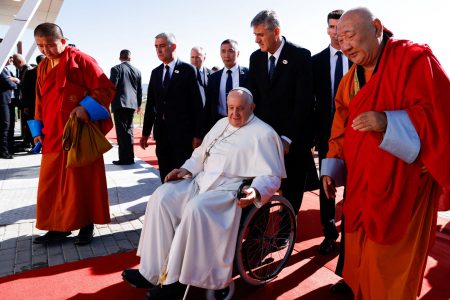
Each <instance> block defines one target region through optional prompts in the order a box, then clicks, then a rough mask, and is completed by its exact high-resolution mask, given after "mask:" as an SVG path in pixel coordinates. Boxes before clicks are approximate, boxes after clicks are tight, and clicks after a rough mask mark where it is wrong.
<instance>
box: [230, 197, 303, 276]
mask: <svg viewBox="0 0 450 300" xmlns="http://www.w3.org/2000/svg"><path fill="white" fill-rule="evenodd" d="M296 224H297V222H296V217H295V214H294V210H293V208H292V206H291V204H290V203H289V201H287V200H286V199H285V198H283V197H281V196H273V197H272V198H271V199H270V200H269V201H268V202H267V203H266V204H265V205H263V206H262V207H261V208H259V209H257V208H256V207H253V208H252V209H251V210H250V212H249V213H248V215H247V216H246V218H245V220H244V222H243V224H242V228H241V230H240V231H239V235H238V240H237V246H236V255H235V263H236V265H237V269H238V271H239V273H240V275H241V277H242V279H244V281H246V282H247V283H249V284H252V285H260V284H264V283H266V282H268V281H270V280H272V279H274V278H275V277H276V276H277V275H278V274H279V273H280V272H281V270H282V269H283V267H284V266H285V265H286V263H287V261H288V259H289V257H290V255H291V253H292V250H293V249H294V243H295V235H296V227H297V226H296Z"/></svg>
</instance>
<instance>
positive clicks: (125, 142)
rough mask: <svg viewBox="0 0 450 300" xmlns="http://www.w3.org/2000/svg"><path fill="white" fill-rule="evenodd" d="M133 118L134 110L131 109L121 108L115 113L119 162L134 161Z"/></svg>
mask: <svg viewBox="0 0 450 300" xmlns="http://www.w3.org/2000/svg"><path fill="white" fill-rule="evenodd" d="M133 116H134V109H131V108H121V109H118V110H116V111H114V124H115V127H116V135H117V144H119V160H120V161H123V162H133V161H134V150H133V141H134V140H133V138H134V137H133Z"/></svg>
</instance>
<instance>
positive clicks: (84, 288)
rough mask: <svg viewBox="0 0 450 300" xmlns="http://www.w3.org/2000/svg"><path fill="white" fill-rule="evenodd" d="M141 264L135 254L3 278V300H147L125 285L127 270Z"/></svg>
mask: <svg viewBox="0 0 450 300" xmlns="http://www.w3.org/2000/svg"><path fill="white" fill-rule="evenodd" d="M138 263H139V258H138V257H136V255H135V252H127V253H120V254H115V255H110V256H102V257H96V258H92V259H86V260H81V261H77V262H73V263H67V264H63V265H58V266H54V267H48V268H42V269H38V270H34V271H29V272H24V273H19V274H16V275H12V276H8V277H3V278H0V299H8V300H9V299H11V300H13V299H14V300H20V299H33V300H40V299H46V300H47V299H48V300H50V299H52V300H53V299H54V300H57V299H61V300H62V299H125V298H130V299H143V298H144V296H145V290H137V289H133V288H130V286H129V285H128V284H127V283H126V282H123V281H122V277H121V276H120V274H121V272H122V270H123V269H126V268H133V267H135V266H137V264H138Z"/></svg>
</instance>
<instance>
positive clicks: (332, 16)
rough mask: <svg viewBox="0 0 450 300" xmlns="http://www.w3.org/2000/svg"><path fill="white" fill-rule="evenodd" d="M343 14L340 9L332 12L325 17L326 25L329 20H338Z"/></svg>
mask: <svg viewBox="0 0 450 300" xmlns="http://www.w3.org/2000/svg"><path fill="white" fill-rule="evenodd" d="M343 14H344V10H342V9H336V10H333V11H332V12H330V13H329V14H328V16H327V23H328V21H330V19H333V20H339V19H340V18H341V16H342V15H343Z"/></svg>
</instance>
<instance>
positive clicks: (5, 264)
mask: <svg viewBox="0 0 450 300" xmlns="http://www.w3.org/2000/svg"><path fill="white" fill-rule="evenodd" d="M0 271H1V272H4V273H8V272H9V274H12V273H13V271H14V258H13V259H11V260H2V261H0Z"/></svg>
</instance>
